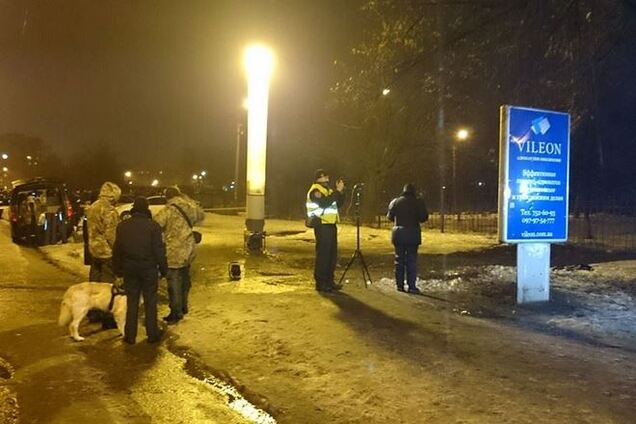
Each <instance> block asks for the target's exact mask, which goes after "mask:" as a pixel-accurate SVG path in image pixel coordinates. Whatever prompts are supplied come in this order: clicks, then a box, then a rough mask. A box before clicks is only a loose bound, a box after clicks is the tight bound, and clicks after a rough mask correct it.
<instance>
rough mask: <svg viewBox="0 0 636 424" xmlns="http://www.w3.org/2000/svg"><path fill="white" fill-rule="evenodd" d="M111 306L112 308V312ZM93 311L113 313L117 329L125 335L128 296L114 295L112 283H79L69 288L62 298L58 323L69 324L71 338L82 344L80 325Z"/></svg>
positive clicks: (61, 324)
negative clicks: (89, 312)
mask: <svg viewBox="0 0 636 424" xmlns="http://www.w3.org/2000/svg"><path fill="white" fill-rule="evenodd" d="M111 300H112V305H111ZM109 305H111V306H112V308H111V310H110V311H109V309H108V307H109ZM91 309H99V310H101V311H105V312H112V313H113V316H114V317H115V322H116V323H117V328H118V329H119V331H120V332H121V334H122V336H123V335H124V325H125V324H126V295H125V294H122V293H116V294H115V295H113V285H112V284H110V283H79V284H74V285H72V286H71V287H69V288H68V289H67V290H66V293H64V297H63V298H62V305H61V306H60V316H59V318H58V320H57V323H58V324H59V325H60V326H64V325H67V324H68V331H69V333H70V335H71V337H72V338H73V339H74V340H76V341H78V342H81V341H82V340H84V337H82V336H80V335H79V331H78V330H79V325H80V323H81V322H82V320H83V319H84V317H85V316H86V314H87V313H88V311H90V310H91Z"/></svg>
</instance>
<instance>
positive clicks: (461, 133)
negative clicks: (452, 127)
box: [457, 128, 469, 141]
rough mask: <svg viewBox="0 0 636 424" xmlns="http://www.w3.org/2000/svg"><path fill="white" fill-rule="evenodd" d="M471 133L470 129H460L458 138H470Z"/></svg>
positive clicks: (462, 139)
mask: <svg viewBox="0 0 636 424" xmlns="http://www.w3.org/2000/svg"><path fill="white" fill-rule="evenodd" d="M468 136H469V133H468V130H467V129H465V128H462V129H460V130H459V131H457V139H458V140H461V141H464V140H466V139H467V138H468Z"/></svg>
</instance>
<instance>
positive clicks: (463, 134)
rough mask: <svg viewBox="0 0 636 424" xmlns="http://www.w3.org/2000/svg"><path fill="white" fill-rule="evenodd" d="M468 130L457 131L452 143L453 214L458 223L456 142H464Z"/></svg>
mask: <svg viewBox="0 0 636 424" xmlns="http://www.w3.org/2000/svg"><path fill="white" fill-rule="evenodd" d="M468 135H469V134H468V130H467V129H464V128H462V129H460V130H459V131H457V134H456V138H457V140H455V141H453V149H452V151H453V212H454V213H456V214H457V220H458V221H459V210H458V209H457V142H458V141H460V142H461V141H466V139H468Z"/></svg>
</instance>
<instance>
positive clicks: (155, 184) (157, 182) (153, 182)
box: [150, 180, 159, 187]
mask: <svg viewBox="0 0 636 424" xmlns="http://www.w3.org/2000/svg"><path fill="white" fill-rule="evenodd" d="M150 185H151V186H153V187H157V186H158V185H159V180H152V183H150Z"/></svg>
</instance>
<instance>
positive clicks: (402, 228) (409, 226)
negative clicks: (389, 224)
mask: <svg viewBox="0 0 636 424" xmlns="http://www.w3.org/2000/svg"><path fill="white" fill-rule="evenodd" d="M386 216H387V218H389V219H390V220H391V221H393V222H394V223H395V225H394V226H393V231H392V232H391V242H392V243H393V244H396V245H397V244H401V245H420V244H421V243H422V234H421V229H420V222H426V221H427V220H428V210H426V204H425V203H424V200H423V199H419V198H417V197H415V195H414V194H411V193H402V195H401V196H400V197H398V198H395V199H393V200H392V201H391V203H390V204H389V212H388V213H387V214H386Z"/></svg>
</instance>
